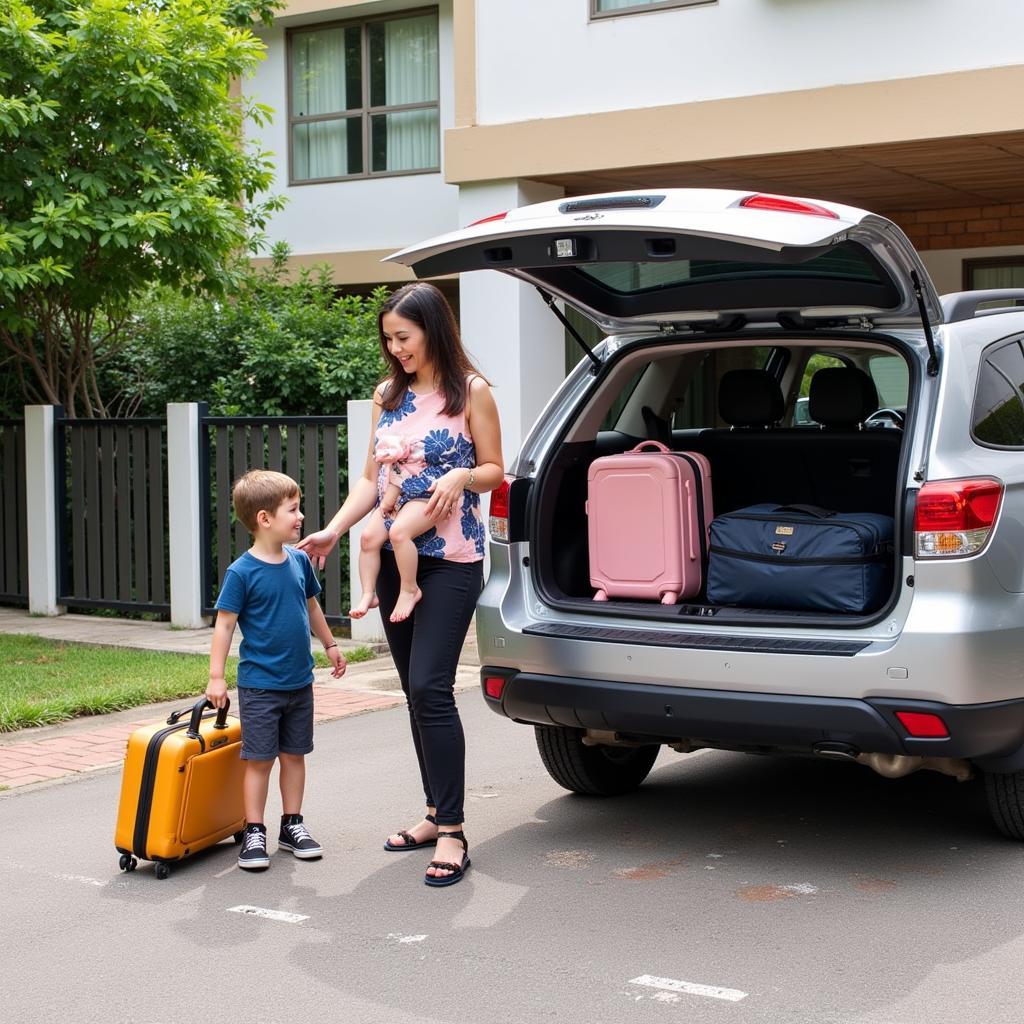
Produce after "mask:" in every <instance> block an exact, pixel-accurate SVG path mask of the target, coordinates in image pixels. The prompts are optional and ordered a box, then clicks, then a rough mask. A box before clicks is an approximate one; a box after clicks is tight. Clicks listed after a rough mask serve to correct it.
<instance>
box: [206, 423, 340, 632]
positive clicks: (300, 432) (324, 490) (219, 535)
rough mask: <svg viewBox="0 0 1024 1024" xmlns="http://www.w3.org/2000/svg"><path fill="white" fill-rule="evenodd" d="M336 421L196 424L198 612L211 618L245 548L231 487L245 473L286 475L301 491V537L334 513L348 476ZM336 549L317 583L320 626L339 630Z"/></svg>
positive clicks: (338, 588) (247, 540) (247, 544)
mask: <svg viewBox="0 0 1024 1024" xmlns="http://www.w3.org/2000/svg"><path fill="white" fill-rule="evenodd" d="M347 450H348V434H347V429H346V418H345V417H344V416H207V415H205V414H203V415H202V416H201V419H200V453H201V459H202V460H203V462H204V466H203V468H202V469H201V476H202V478H203V480H204V481H205V484H206V499H205V507H206V508H208V509H209V510H210V514H209V516H208V517H204V519H203V526H204V544H203V547H204V557H203V614H204V615H211V614H212V613H213V610H214V609H213V604H214V601H215V600H216V598H217V593H218V591H219V590H220V582H221V579H222V578H223V576H224V571H225V570H226V569H227V567H228V566H229V565H230V564H231V563H232V561H234V559H235V558H237V557H238V556H239V555H240V554H241V553H242V552H243V551H245V550H246V549H247V548H248V547H249V543H250V542H249V535H248V534H247V533H246V530H245V527H244V526H243V525H242V524H241V523H239V522H234V523H233V522H232V515H231V485H232V483H233V482H234V481H235V480H236V479H238V477H240V476H241V475H242V474H243V473H245V472H246V471H247V470H250V469H274V470H277V471H278V472H280V473H287V474H288V475H289V476H290V477H292V478H293V479H294V480H295V481H297V483H298V484H299V486H300V487H301V488H302V496H303V497H302V511H303V513H304V514H305V517H306V521H305V524H304V526H303V533H307V534H308V533H312V532H314V531H316V530H319V529H320V527H321V526H322V525H323V524H324V523H326V522H327V520H329V519H330V517H331V516H333V515H334V513H335V512H336V511H337V510H338V507H339V504H340V498H341V495H342V494H344V493H345V489H346V481H347V476H348V463H347ZM340 547H341V545H339V547H336V548H335V549H334V551H333V552H331V555H330V557H329V558H328V559H327V564H326V566H325V568H324V577H323V579H322V583H323V587H324V592H323V595H322V598H321V600H322V603H323V605H324V613H325V615H326V618H327V621H328V622H330V623H332V624H337V625H347V624H348V622H349V619H348V616H347V615H345V614H342V609H347V608H348V607H349V605H348V596H349V581H348V555H347V552H346V551H341V550H339V549H340Z"/></svg>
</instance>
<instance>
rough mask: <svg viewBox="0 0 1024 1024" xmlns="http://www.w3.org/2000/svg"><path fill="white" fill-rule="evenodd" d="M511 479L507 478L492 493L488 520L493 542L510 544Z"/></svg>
mask: <svg viewBox="0 0 1024 1024" xmlns="http://www.w3.org/2000/svg"><path fill="white" fill-rule="evenodd" d="M510 490H511V478H510V477H505V479H504V480H502V481H501V483H500V484H499V485H498V487H497V488H496V489H495V490H493V491H491V509H490V513H489V518H488V526H489V527H490V532H491V540H499V541H502V542H503V543H505V544H507V543H508V496H509V491H510Z"/></svg>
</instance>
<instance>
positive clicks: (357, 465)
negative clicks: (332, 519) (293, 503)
mask: <svg viewBox="0 0 1024 1024" xmlns="http://www.w3.org/2000/svg"><path fill="white" fill-rule="evenodd" d="M347 415H348V479H349V486H351V485H352V484H354V483H355V482H356V481H357V480H358V479H359V478H360V477H361V476H362V475H363V467H364V466H365V465H366V453H367V451H368V450H369V447H370V424H371V423H372V422H373V402H372V401H371V400H370V399H368V398H367V399H362V400H361V401H358V402H349V403H348V409H347ZM333 514H334V513H333V512H332V513H331V515H333ZM362 532H363V524H362V523H361V522H359V523H356V524H355V526H353V527H352V529H351V530H349V531H348V537H347V538H346V537H342V538H341V540H340V541H339V542H338V543H339V544H348V550H349V571H348V578H349V585H350V587H351V594H352V603H353V604H354V603H355V602H356V601H357V600H358V597H359V594H360V593H362V588H361V587H360V585H359V538H360V536H361V535H362ZM352 639H353V640H358V641H360V642H361V643H376V642H377V641H380V640H383V639H384V627H383V625H382V624H381V620H380V612H379V611H377V609H376V608H371V609H370V611H368V612H367V613H366V615H365V616H364V617H363V618H361V619H353V620H352Z"/></svg>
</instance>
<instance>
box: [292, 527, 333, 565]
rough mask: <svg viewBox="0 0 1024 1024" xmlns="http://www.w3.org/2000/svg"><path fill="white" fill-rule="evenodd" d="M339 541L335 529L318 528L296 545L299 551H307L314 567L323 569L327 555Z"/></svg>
mask: <svg viewBox="0 0 1024 1024" xmlns="http://www.w3.org/2000/svg"><path fill="white" fill-rule="evenodd" d="M337 543H338V534H336V533H335V532H334V531H333V530H317V532H316V533H311V534H310V535H309V536H308V537H303V538H302V540H300V541H299V543H298V544H296V545H295V549H296V550H297V551H305V552H306V554H307V555H308V556H309V560H310V561H311V562H312V563H313V568H314V569H322V568H323V567H324V562H326V561H327V556H328V555H329V554H330V553H331V552H332V551H333V550H334V545H335V544H337Z"/></svg>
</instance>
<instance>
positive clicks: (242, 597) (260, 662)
mask: <svg viewBox="0 0 1024 1024" xmlns="http://www.w3.org/2000/svg"><path fill="white" fill-rule="evenodd" d="M284 551H285V555H287V557H286V558H285V560H284V561H283V562H276V563H271V562H264V561H262V560H260V559H259V558H256V556H255V555H251V554H250V553H249V552H248V551H246V553H245V554H244V555H242V556H241V558H236V559H235V561H233V562H232V563H231V565H229V566H228V569H227V572H226V573H224V582H223V583H222V584H221V588H220V597H218V598H217V605H216V607H217V608H222V609H223V610H224V611H226V612H236V613H237V614H238V627H239V629H241V631H242V646H241V649H240V651H239V654H240V655H241V661H240V662H239V665H238V685H239V686H248V687H252V688H253V689H259V690H298V689H300V688H301V687H303V686H308V685H309V684H310V683H311V682H312V681H313V655H312V654H311V653H310V649H309V608H308V606H307V604H306V602H307V601H308V599H309V598H311V597H316V595H317V594H319V593H320V589H321V588H320V582H319V580H317V578H316V576H315V575H314V573H313V566H312V564H311V563H310V561H309V558H308V557H307V556H306V554H305V553H304V552H302V551H296V550H295V549H294V548H287V547H286V548H285V549H284Z"/></svg>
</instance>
